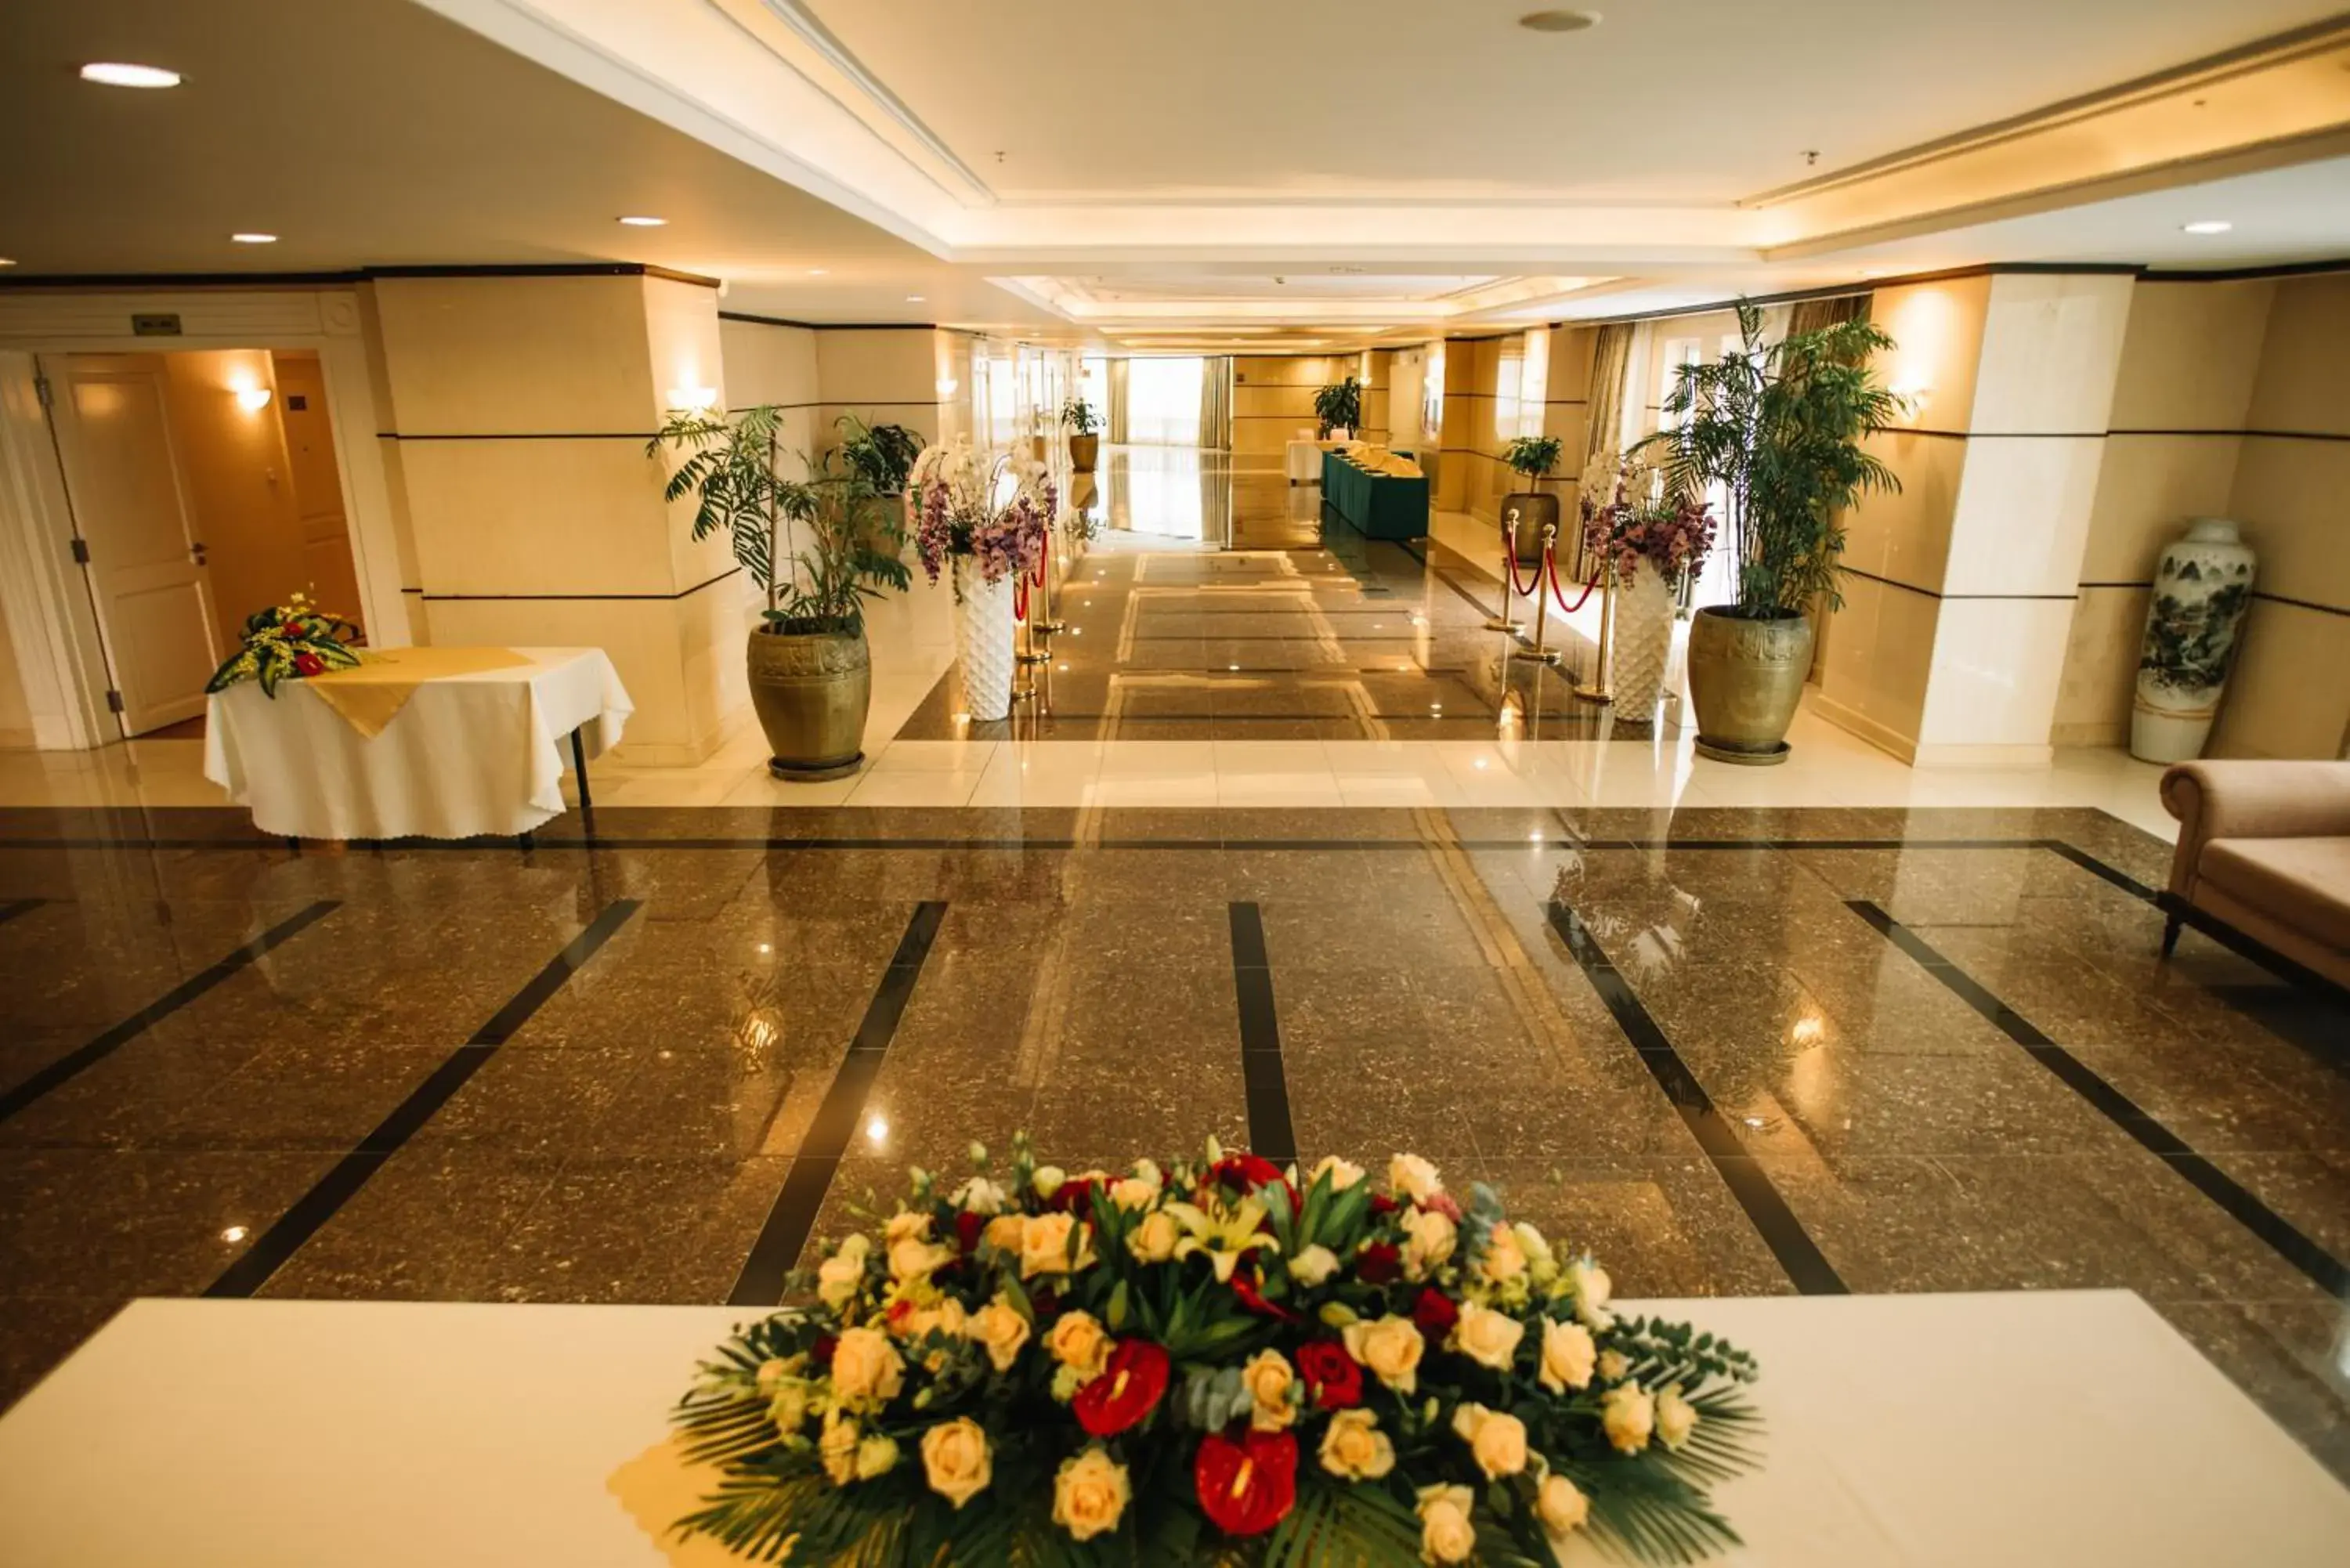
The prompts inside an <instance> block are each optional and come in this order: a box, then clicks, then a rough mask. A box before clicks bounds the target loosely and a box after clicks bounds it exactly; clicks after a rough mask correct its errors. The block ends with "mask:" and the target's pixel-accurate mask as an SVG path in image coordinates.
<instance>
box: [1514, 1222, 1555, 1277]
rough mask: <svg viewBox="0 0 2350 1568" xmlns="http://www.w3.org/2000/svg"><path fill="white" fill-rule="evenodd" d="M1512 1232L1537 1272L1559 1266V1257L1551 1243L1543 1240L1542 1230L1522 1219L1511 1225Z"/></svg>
mask: <svg viewBox="0 0 2350 1568" xmlns="http://www.w3.org/2000/svg"><path fill="white" fill-rule="evenodd" d="M1510 1233H1511V1234H1512V1235H1513V1236H1515V1237H1517V1239H1518V1250H1519V1251H1522V1252H1523V1253H1524V1254H1525V1255H1526V1261H1527V1262H1529V1263H1530V1264H1532V1265H1533V1267H1534V1272H1536V1273H1541V1272H1543V1271H1544V1270H1545V1269H1556V1268H1557V1267H1558V1258H1557V1256H1556V1254H1555V1253H1554V1252H1552V1251H1551V1250H1550V1243H1549V1242H1548V1241H1544V1240H1543V1233H1542V1232H1541V1231H1537V1230H1535V1229H1534V1227H1533V1226H1531V1225H1529V1224H1527V1223H1526V1222H1525V1221H1524V1220H1519V1221H1518V1222H1517V1223H1516V1224H1514V1225H1513V1226H1511V1227H1510Z"/></svg>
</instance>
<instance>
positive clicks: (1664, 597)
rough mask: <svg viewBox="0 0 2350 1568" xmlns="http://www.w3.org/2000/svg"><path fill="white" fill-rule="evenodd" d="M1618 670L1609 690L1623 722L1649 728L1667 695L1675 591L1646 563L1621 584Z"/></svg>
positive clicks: (1616, 649) (1618, 595)
mask: <svg viewBox="0 0 2350 1568" xmlns="http://www.w3.org/2000/svg"><path fill="white" fill-rule="evenodd" d="M1614 638H1615V647H1614V654H1613V659H1614V665H1613V668H1612V669H1611V670H1610V671H1609V676H1608V685H1609V687H1610V688H1611V689H1612V690H1613V691H1615V693H1616V718H1617V722H1619V723H1633V724H1646V723H1649V722H1653V721H1654V720H1655V718H1656V716H1657V700H1658V699H1659V697H1661V696H1663V695H1664V690H1665V665H1666V663H1667V661H1668V660H1669V659H1671V657H1672V651H1673V591H1672V589H1671V588H1670V587H1667V586H1666V583H1665V577H1664V574H1663V573H1661V572H1659V571H1658V570H1657V568H1656V567H1654V566H1650V565H1649V564H1648V562H1646V561H1642V562H1641V563H1640V564H1639V565H1638V566H1637V567H1635V568H1634V569H1633V572H1632V575H1631V576H1629V577H1619V578H1618V579H1617V583H1616V629H1615V633H1614Z"/></svg>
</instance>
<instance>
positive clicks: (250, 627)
mask: <svg viewBox="0 0 2350 1568" xmlns="http://www.w3.org/2000/svg"><path fill="white" fill-rule="evenodd" d="M358 638H359V628H358V627H356V626H353V625H352V624H351V623H350V622H349V621H347V620H345V619H343V618H341V617H340V616H337V615H330V614H328V612H327V611H325V610H322V609H320V608H318V607H317V606H316V605H313V604H312V603H311V602H310V601H309V599H308V597H306V596H304V595H302V594H295V595H292V596H291V597H289V598H288V600H287V602H286V603H285V604H282V605H271V606H270V607H268V608H267V609H262V610H255V611H254V613H253V614H251V615H249V616H247V617H245V618H244V643H243V644H242V645H240V646H239V647H238V649H237V650H236V651H235V652H234V653H233V654H231V655H230V656H229V658H228V659H227V661H226V662H224V664H222V666H221V667H220V668H219V669H218V670H213V678H212V679H211V680H207V681H205V682H204V690H205V691H207V692H211V691H227V690H228V689H229V688H230V687H232V686H234V685H235V684H236V683H237V682H238V681H240V680H258V681H260V682H261V690H262V691H263V692H264V693H265V695H267V696H270V697H276V695H277V683H278V682H279V681H281V680H304V679H306V678H307V677H309V676H312V675H323V674H324V673H326V672H327V671H328V670H348V669H350V668H351V667H352V666H353V665H356V664H357V663H359V655H358V654H356V653H354V652H352V651H351V649H350V646H349V645H350V644H351V643H352V642H353V641H355V640H357V639H358Z"/></svg>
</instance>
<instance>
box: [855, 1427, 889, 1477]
mask: <svg viewBox="0 0 2350 1568" xmlns="http://www.w3.org/2000/svg"><path fill="white" fill-rule="evenodd" d="M897 1468H898V1440H897V1439H896V1438H885V1437H883V1436H882V1435H881V1434H879V1432H877V1433H875V1434H874V1435H873V1436H871V1437H869V1438H866V1439H864V1440H863V1441H862V1442H860V1443H858V1445H857V1479H858V1480H872V1479H873V1478H874V1477H876V1476H886V1475H888V1474H889V1472H890V1471H891V1470H894V1469H897Z"/></svg>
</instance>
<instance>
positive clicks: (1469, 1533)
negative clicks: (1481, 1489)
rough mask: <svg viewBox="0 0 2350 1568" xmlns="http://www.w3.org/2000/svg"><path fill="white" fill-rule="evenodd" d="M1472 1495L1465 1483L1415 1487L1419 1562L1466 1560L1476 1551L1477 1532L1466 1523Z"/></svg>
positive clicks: (1473, 1498)
mask: <svg viewBox="0 0 2350 1568" xmlns="http://www.w3.org/2000/svg"><path fill="white" fill-rule="evenodd" d="M1474 1501H1475V1494H1474V1493H1472V1492H1471V1491H1470V1490H1469V1489H1468V1488H1467V1487H1465V1486H1424V1487H1422V1488H1420V1489H1419V1560H1420V1561H1421V1562H1423V1563H1466V1562H1468V1561H1469V1554H1470V1553H1471V1552H1474V1551H1476V1550H1477V1532H1476V1530H1475V1529H1474V1528H1473V1527H1472V1526H1471V1524H1470V1522H1469V1510H1470V1509H1471V1506H1473V1504H1474Z"/></svg>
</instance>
